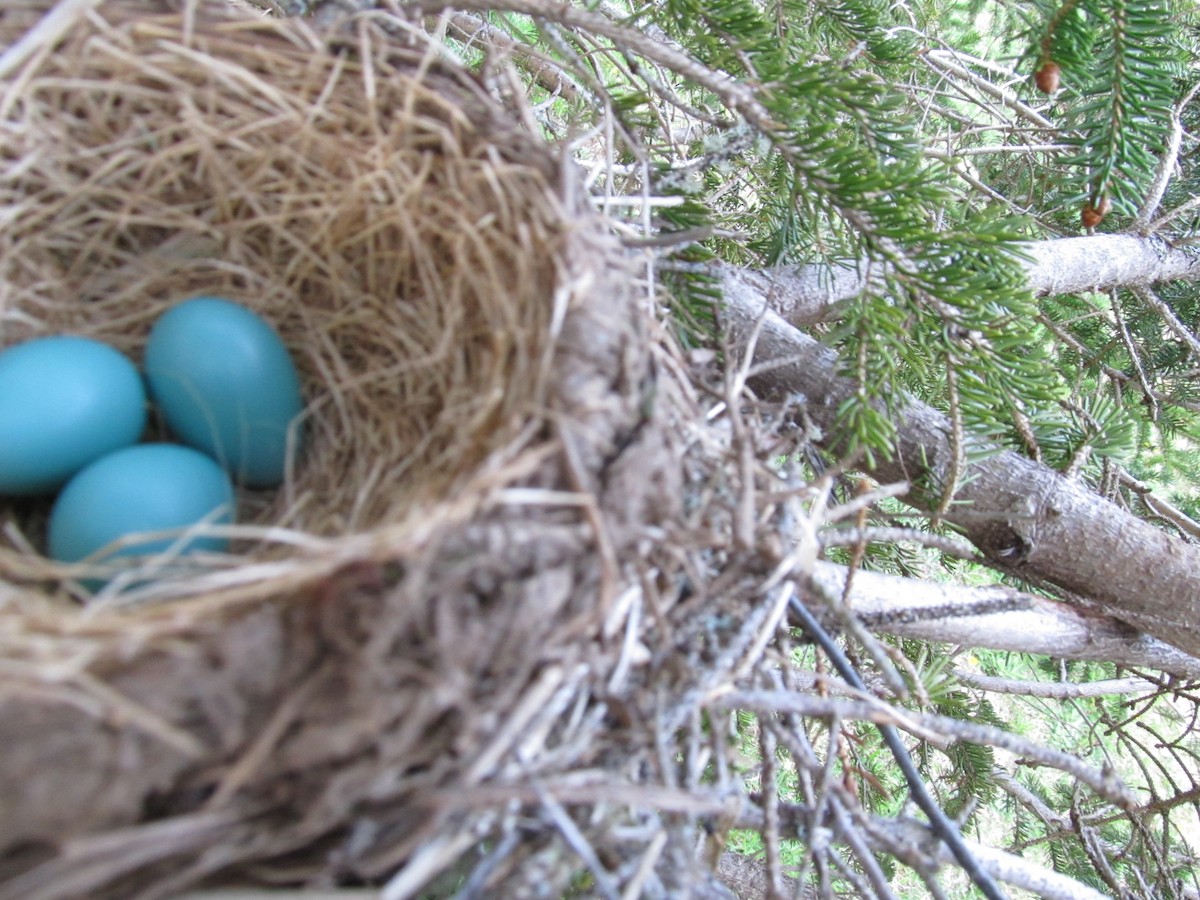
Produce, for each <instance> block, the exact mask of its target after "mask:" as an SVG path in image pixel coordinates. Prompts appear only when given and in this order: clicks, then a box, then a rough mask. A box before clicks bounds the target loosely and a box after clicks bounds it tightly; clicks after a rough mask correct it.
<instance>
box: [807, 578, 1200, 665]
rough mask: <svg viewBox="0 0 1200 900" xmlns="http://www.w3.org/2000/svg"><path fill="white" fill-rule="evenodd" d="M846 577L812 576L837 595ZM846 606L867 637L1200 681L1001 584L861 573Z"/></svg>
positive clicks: (1086, 618) (1146, 645)
mask: <svg viewBox="0 0 1200 900" xmlns="http://www.w3.org/2000/svg"><path fill="white" fill-rule="evenodd" d="M846 575H847V569H846V567H845V566H839V565H835V564H834V563H828V562H818V563H817V567H816V570H815V571H814V572H813V575H812V577H813V578H814V579H815V580H816V581H818V582H819V583H820V584H821V585H822V586H823V587H824V588H825V590H826V591H827V592H830V593H832V594H834V595H835V596H840V595H841V591H842V585H843V584H845V582H846ZM849 604H850V607H851V608H852V609H853V610H854V613H855V614H856V615H857V616H858V617H859V618H860V619H862V620H863V623H864V624H865V625H866V626H867V627H868V628H869V629H870V630H872V631H876V632H882V633H885V634H895V635H899V636H900V637H908V638H919V639H921V640H927V641H942V642H944V643H948V644H960V645H962V646H966V647H986V648H988V649H991V650H1011V651H1014V652H1018V653H1041V654H1045V655H1046V656H1053V657H1054V658H1055V659H1089V660H1108V661H1110V662H1115V663H1118V664H1119V665H1123V666H1131V667H1137V668H1150V669H1158V670H1160V671H1163V672H1167V673H1169V674H1172V675H1179V676H1182V677H1184V678H1200V659H1197V658H1195V657H1193V656H1189V655H1188V654H1186V653H1183V652H1181V651H1179V650H1177V649H1176V648H1174V647H1172V646H1171V645H1169V644H1165V643H1163V642H1162V641H1159V640H1156V639H1154V638H1152V637H1149V636H1147V635H1145V634H1142V633H1140V632H1137V631H1134V630H1133V629H1132V628H1130V627H1129V626H1128V625H1126V624H1124V623H1123V622H1120V621H1118V620H1117V619H1114V618H1111V617H1109V616H1101V615H1096V614H1095V613H1090V612H1086V611H1084V610H1079V609H1076V608H1074V607H1072V606H1069V605H1068V604H1066V603H1061V602H1059V601H1057V600H1049V599H1047V598H1045V597H1038V596H1035V595H1033V594H1026V593H1022V592H1020V591H1015V590H1013V589H1012V588H1007V587H1003V586H1000V585H992V586H987V587H962V586H958V585H951V584H938V583H935V582H926V581H917V580H915V579H911V578H901V577H899V576H896V575H882V574H880V573H878V572H868V571H865V570H862V569H858V570H856V571H855V573H854V583H853V585H852V586H851V589H850V598H849ZM1139 681H1140V679H1139ZM1142 683H1143V684H1147V683H1148V682H1145V681H1142Z"/></svg>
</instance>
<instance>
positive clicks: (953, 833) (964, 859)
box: [791, 599, 1005, 900]
mask: <svg viewBox="0 0 1200 900" xmlns="http://www.w3.org/2000/svg"><path fill="white" fill-rule="evenodd" d="M791 607H792V612H793V613H794V614H795V615H796V617H797V618H798V619H800V621H801V622H802V623H803V625H804V629H805V630H806V631H807V632H808V633H809V634H810V635H812V637H813V639H814V640H816V641H817V643H819V644H820V645H821V649H822V650H824V651H825V653H826V655H827V656H829V659H830V661H831V662H833V664H834V667H835V668H836V669H837V670H838V673H839V674H840V675H841V676H842V678H844V679H845V680H846V681H847V682H848V683H849V684H850V685H851V686H853V687H856V688H858V689H860V690H861V689H862V688H863V683H862V679H861V678H859V677H858V673H857V672H856V671H854V667H853V666H851V665H850V661H849V660H848V659H846V656H845V654H843V653H842V650H841V648H840V647H838V645H837V644H836V643H834V641H833V638H831V637H830V636H829V634H828V633H827V632H826V631H825V629H823V628H822V627H821V626H820V624H819V623H818V622H817V620H816V619H814V618H813V616H812V614H811V613H810V612H809V611H808V610H807V609H806V608H805V606H804V604H803V603H801V602H800V601H799V600H795V599H794V600H793V601H792V604H791ZM835 702H836V701H835ZM876 724H877V727H878V728H879V733H880V735H881V736H882V737H883V740H884V742H885V743H886V744H887V745H888V749H889V750H891V751H892V756H894V757H895V759H896V764H897V765H899V766H900V769H901V771H903V773H904V779H905V781H907V782H908V788H909V791H911V792H912V797H913V799H914V800H915V801H916V803H917V805H918V806H919V807H921V810H922V812H924V813H925V815H926V816H928V817H929V822H930V825H931V826H932V828H933V830H934V833H935V834H937V836H938V837H939V838H941V839H942V840H943V841H945V843H946V846H948V847H949V848H950V852H951V853H953V855H954V858H955V859H956V860H957V861H958V864H959V865H961V866H962V867H963V871H965V872H966V873H967V876H968V877H969V878H970V879H971V881H972V882H974V884H975V885H976V886H977V887H978V888H979V890H980V891H982V892H983V895H984V896H985V897H987V898H988V900H1005V894H1004V892H1003V891H1001V890H1000V888H999V887H997V886H996V883H995V882H994V881H993V880H992V878H991V876H990V875H988V874H987V873H986V872H984V871H983V870H982V869H981V868H980V867H979V861H978V859H977V858H976V857H975V854H974V853H972V852H971V850H970V849H969V848H968V847H967V845H966V844H965V843H964V842H963V839H962V834H961V833H960V832H959V830H958V826H957V825H956V824H955V823H954V822H953V821H951V819H950V818H949V817H948V816H947V815H946V814H945V812H943V811H942V808H941V807H940V806H938V805H937V803H936V802H935V801H934V799H933V797H932V796H930V794H929V790H928V788H926V787H925V782H924V780H923V779H922V778H921V773H920V772H918V771H917V767H916V766H915V765H913V761H912V757H911V756H909V755H908V750H907V749H905V747H904V742H903V741H901V740H900V734H899V732H897V731H896V729H895V727H894V726H892V725H889V724H885V723H881V722H877V723H876Z"/></svg>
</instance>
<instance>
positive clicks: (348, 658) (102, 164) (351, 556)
mask: <svg viewBox="0 0 1200 900" xmlns="http://www.w3.org/2000/svg"><path fill="white" fill-rule="evenodd" d="M520 115H521V114H520V110H519V109H517V110H513V109H507V108H504V107H502V106H501V105H500V104H499V103H498V102H497V101H496V100H494V99H493V97H492V96H491V95H490V94H489V93H488V92H487V91H486V90H485V88H484V86H483V85H482V84H481V83H480V82H479V81H478V80H477V79H476V78H474V77H473V76H471V75H469V74H468V73H466V72H464V71H461V70H459V69H457V68H455V67H454V66H453V65H451V64H448V63H447V62H445V60H444V59H441V58H439V57H438V55H437V54H436V53H435V52H433V51H431V50H429V49H428V48H426V47H422V46H421V45H419V44H414V43H408V44H406V43H405V41H404V40H402V39H399V38H397V36H396V34H395V33H394V31H389V30H388V29H387V28H385V27H384V26H383V25H382V24H380V23H379V21H378V20H377V19H376V18H373V17H371V16H369V15H364V16H360V17H358V18H353V19H350V20H349V21H347V22H343V23H341V25H340V26H339V27H338V28H336V29H335V30H331V31H329V32H321V31H317V30H315V29H314V28H313V27H311V26H309V25H306V24H304V23H302V22H294V21H289V22H281V21H278V20H274V19H270V18H265V17H262V16H258V15H248V14H246V13H243V12H238V11H235V10H233V9H232V8H226V7H224V6H219V5H218V6H212V5H208V4H187V5H186V6H184V7H183V8H182V9H179V8H177V7H175V6H173V5H171V4H167V3H157V2H151V0H143V2H133V0H106V2H104V3H95V2H88V0H83V2H79V0H65V2H61V3H58V4H51V3H49V2H43V0H10V2H6V3H5V4H4V6H3V9H2V10H0V211H2V214H3V228H2V229H0V348H4V347H8V346H12V345H15V344H18V343H20V342H22V341H26V340H28V339H32V338H36V337H39V336H44V335H51V334H77V335H85V336H91V337H95V338H98V339H100V340H103V341H105V342H107V343H109V344H111V345H113V346H115V347H117V348H119V349H120V350H122V351H124V352H125V353H126V354H128V355H129V356H130V357H131V358H132V359H133V360H135V361H138V362H140V360H141V353H142V349H143V346H144V342H145V339H146V336H147V333H148V331H149V329H150V326H151V324H152V323H153V322H154V321H155V319H156V318H157V317H158V316H159V315H160V314H161V312H162V311H163V309H165V308H166V307H167V306H169V305H171V304H173V303H176V302H178V301H179V300H181V299H184V298H187V297H190V296H195V295H199V294H210V295H219V296H224V297H228V298H231V299H233V300H235V301H237V302H239V303H242V304H244V305H246V306H248V307H250V308H252V309H253V310H255V311H256V312H258V313H259V314H260V315H261V316H263V317H264V318H265V319H267V320H268V321H269V322H270V323H271V324H272V325H273V326H274V327H275V328H276V329H277V330H278V332H279V334H280V335H281V337H282V339H283V341H284V343H285V344H286V345H287V347H288V348H289V350H290V351H291V354H292V356H293V359H294V360H295V362H296V365H297V367H298V369H299V371H300V375H301V381H302V385H303V392H304V398H305V402H306V409H305V413H304V417H305V429H306V433H307V438H306V446H305V448H304V450H303V452H302V453H301V454H300V455H299V456H298V457H297V458H296V459H294V460H293V461H292V463H291V467H290V468H291V470H290V474H289V477H288V479H287V481H286V483H285V484H284V485H283V486H282V487H280V488H279V489H278V490H273V491H250V490H243V491H241V493H240V495H239V498H238V503H239V513H240V514H239V519H238V524H237V525H236V526H233V527H232V529H231V537H232V539H233V543H232V544H231V550H230V552H229V553H228V554H226V555H223V556H218V557H213V558H212V559H211V560H208V561H207V563H206V568H205V569H204V570H203V571H202V572H199V573H197V572H191V573H190V574H189V575H188V576H187V577H186V578H182V577H180V578H172V577H170V576H168V575H164V576H163V577H162V578H159V579H156V580H153V581H149V582H146V581H142V582H141V583H140V584H135V585H132V586H130V587H129V588H128V589H127V590H123V591H118V590H108V591H106V592H101V593H100V594H99V595H97V596H96V597H88V596H86V592H83V591H82V590H81V588H80V581H79V578H80V575H81V572H80V570H79V568H78V567H77V566H76V567H71V566H66V565H64V564H60V563H56V562H53V561H51V560H49V559H48V558H47V557H46V556H45V555H43V553H42V552H41V550H42V548H43V540H44V538H43V532H44V530H45V522H46V518H47V506H48V501H46V500H25V499H22V500H12V499H8V500H0V522H2V524H3V533H2V535H0V659H3V664H2V667H0V808H2V809H3V810H4V814H3V816H0V897H4V898H8V897H33V896H36V897H41V898H54V897H74V896H84V895H86V896H91V897H102V896H108V895H121V896H166V895H171V894H173V893H176V892H178V891H179V890H181V889H183V888H185V887H186V886H189V885H192V884H196V883H198V882H201V881H203V880H204V879H206V878H208V877H210V876H211V875H213V874H214V873H219V872H223V871H229V870H231V869H238V870H240V871H250V870H251V869H253V871H255V872H257V873H258V875H259V876H261V877H262V878H263V879H264V880H267V881H271V880H272V879H274V880H282V881H290V882H296V881H305V880H314V879H316V880H320V879H322V878H324V879H325V880H331V879H332V880H338V879H340V878H342V877H343V876H345V878H348V879H350V880H360V881H361V880H362V879H371V878H378V877H381V876H382V875H385V874H387V873H389V872H392V871H394V870H395V869H396V868H397V867H398V866H399V865H401V864H402V863H407V865H408V871H409V872H410V873H411V878H412V879H413V880H414V881H413V883H419V882H420V879H421V877H422V876H423V875H430V874H433V873H436V872H437V871H438V870H439V869H440V868H445V864H446V860H447V859H450V858H452V857H453V854H454V853H457V852H461V851H463V850H464V849H465V848H467V847H470V846H472V845H473V844H475V843H478V842H479V841H480V840H481V839H482V836H483V835H485V834H486V833H487V829H486V827H484V826H482V825H480V824H479V823H480V822H481V821H482V820H481V819H479V818H476V819H475V820H471V821H469V822H467V824H466V825H464V826H463V828H462V830H461V831H460V832H459V833H458V836H457V837H453V836H452V835H454V834H455V832H454V830H453V829H451V830H449V831H448V830H447V822H450V821H452V820H453V816H454V815H455V814H456V810H459V811H460V807H459V806H458V805H456V804H457V801H458V800H459V799H461V797H462V796H464V795H465V794H466V793H469V792H470V791H471V790H473V789H476V788H478V787H480V786H481V785H486V784H487V783H488V781H489V779H493V778H494V777H495V776H496V773H497V772H501V771H509V770H510V769H511V767H512V765H514V763H513V760H515V759H519V761H520V763H521V765H522V766H528V767H532V768H533V769H536V768H537V766H536V765H535V761H536V760H537V759H538V758H539V753H540V752H541V751H542V749H543V748H544V747H545V746H546V742H547V740H548V739H549V735H550V734H551V733H552V732H554V731H555V729H561V728H562V727H564V726H563V724H562V723H563V722H564V721H571V722H575V723H576V724H578V721H579V716H580V715H581V713H580V711H579V710H574V711H572V710H571V709H569V708H564V705H565V704H567V702H568V700H569V699H570V697H571V696H574V695H572V694H571V693H570V692H569V691H567V692H565V693H564V691H566V688H565V687H564V686H567V685H571V684H578V683H579V679H580V678H581V677H582V678H584V679H585V680H586V678H588V677H591V675H589V673H591V674H593V675H594V674H595V673H600V674H599V677H605V676H604V672H605V671H607V670H606V669H605V667H606V666H608V667H610V668H611V666H612V665H613V664H615V661H616V660H617V659H618V658H619V654H618V653H616V651H615V650H613V648H612V646H611V645H605V643H604V642H605V641H610V642H611V641H612V640H613V635H611V634H606V633H605V622H606V621H607V617H608V616H609V615H610V613H611V611H612V609H613V608H614V603H616V602H617V600H618V598H619V597H620V595H621V592H622V590H623V589H624V586H625V585H626V583H627V581H628V579H629V577H630V571H629V568H628V566H626V565H625V564H624V563H623V560H626V559H628V558H631V557H633V556H636V553H635V551H636V550H637V548H638V542H639V541H642V540H644V539H645V535H646V534H647V533H648V530H649V529H652V527H653V526H654V523H655V522H658V521H661V520H663V519H665V518H667V517H669V516H670V515H672V511H673V510H674V508H675V507H674V503H675V500H676V498H677V497H678V485H677V482H678V460H677V459H676V458H675V457H676V455H677V454H675V453H673V452H671V451H670V449H669V443H670V442H669V439H668V438H667V437H666V435H667V434H668V433H669V432H668V429H667V427H666V426H665V425H664V421H665V419H666V418H667V417H668V416H669V415H670V413H669V409H670V406H671V399H670V398H671V396H672V392H671V389H670V386H669V385H667V384H665V383H660V384H659V385H658V387H657V389H656V387H655V384H656V379H655V366H654V364H653V354H652V342H650V341H647V339H646V334H645V333H644V332H645V329H646V328H648V327H652V326H651V325H650V323H648V321H647V317H646V315H645V311H644V310H643V309H642V307H641V305H640V301H639V299H638V298H637V297H635V296H634V295H633V294H632V293H631V290H630V288H629V285H630V284H632V283H633V281H632V279H630V278H628V277H627V273H626V272H624V271H623V264H622V262H621V254H620V248H619V247H618V246H617V245H616V243H615V241H613V240H612V239H611V238H610V237H609V236H608V235H607V232H606V230H605V228H604V227H603V224H602V223H600V222H598V221H597V220H595V219H594V218H593V217H592V215H591V214H590V212H589V209H588V208H587V206H586V204H585V203H584V202H583V200H581V199H580V198H579V197H578V196H576V195H575V194H574V192H573V191H572V190H571V188H570V186H571V184H572V183H573V182H572V173H571V172H570V171H569V170H568V169H565V168H564V167H563V165H562V163H561V162H560V161H559V160H558V159H557V158H556V156H555V155H554V154H553V153H552V152H551V151H550V150H549V149H547V147H546V146H544V145H543V144H542V143H540V142H539V141H537V140H536V139H535V138H534V137H533V136H532V135H531V133H530V131H529V130H528V129H523V128H522V127H520V125H519V124H518V123H519V121H520ZM213 352H215V353H219V352H220V348H214V349H213ZM661 381H662V380H661V379H660V382H661ZM152 427H153V426H152ZM616 643H617V645H619V644H620V641H619V640H617V642H616ZM605 646H608V649H604V647H605ZM621 658H623V659H625V660H626V662H627V656H626V657H621ZM581 672H582V673H583V674H582V675H581V674H580V673H581ZM572 717H574V718H572ZM506 766H507V767H509V768H508V769H506V768H505V767H506ZM471 822H474V824H473V825H472V824H471ZM476 826H478V827H476ZM472 828H474V829H475V830H474V831H473V830H472ZM434 835H437V836H438V838H437V841H434V842H433V843H432V844H431V839H432V836H434ZM447 835H451V837H447ZM431 847H432V848H434V849H435V850H437V863H436V864H434V862H431V859H432V857H430V856H429V854H431V853H433V852H434V850H431ZM422 854H425V856H422ZM255 866H257V867H258V868H256V869H254V868H253V867H255ZM267 873H270V874H267ZM400 895H402V894H400V893H397V894H394V896H400Z"/></svg>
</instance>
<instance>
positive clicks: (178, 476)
mask: <svg viewBox="0 0 1200 900" xmlns="http://www.w3.org/2000/svg"><path fill="white" fill-rule="evenodd" d="M234 502H235V501H234V495H233V485H232V484H231V483H230V480H229V476H228V475H227V474H226V473H225V470H223V469H222V468H221V467H220V466H218V465H217V463H216V461H214V460H213V459H212V458H211V457H209V456H205V455H204V454H203V453H200V452H199V451H197V450H192V449H191V448H189V447H181V446H179V445H178V444H136V445H134V446H132V447H126V448H124V449H123V450H118V451H116V452H115V453H110V454H108V455H107V456H105V457H102V458H101V459H98V460H96V461H95V462H94V463H92V464H91V465H90V466H88V467H87V468H86V469H84V470H83V471H82V472H80V473H79V474H77V475H76V476H75V477H74V478H72V479H71V480H70V481H69V482H68V483H67V486H66V487H65V488H63V490H62V493H60V494H59V495H58V499H57V500H56V501H55V503H54V509H53V510H52V511H51V513H50V529H49V532H50V534H49V550H50V556H52V557H53V558H54V559H57V560H60V561H62V562H78V561H80V560H82V559H85V558H86V557H89V556H91V555H92V554H94V553H96V551H98V550H101V549H103V548H104V547H106V546H108V545H109V544H111V543H112V542H113V541H116V540H118V539H119V538H122V537H125V536H127V535H135V534H140V533H143V532H173V533H172V534H168V535H166V536H159V537H156V538H153V539H147V540H145V541H138V542H136V543H133V544H131V545H130V546H127V547H122V548H120V549H119V550H116V551H115V552H113V553H112V554H111V555H108V556H105V557H104V560H97V561H107V560H110V559H116V558H118V557H123V556H148V555H151V554H155V553H163V552H166V551H168V550H170V551H171V552H173V553H175V552H177V553H180V554H185V553H195V552H198V551H208V552H220V551H222V550H224V549H225V548H226V547H227V546H228V543H229V542H228V540H227V539H226V538H224V537H219V536H216V535H196V536H194V537H188V538H186V539H185V540H186V543H184V544H182V545H180V546H178V547H177V546H176V545H177V544H178V543H179V541H180V540H181V536H182V534H183V532H184V530H185V529H187V528H189V527H191V526H195V525H200V524H202V523H212V524H227V523H229V522H232V521H233V515H234Z"/></svg>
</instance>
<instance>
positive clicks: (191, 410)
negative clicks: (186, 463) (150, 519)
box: [145, 297, 304, 487]
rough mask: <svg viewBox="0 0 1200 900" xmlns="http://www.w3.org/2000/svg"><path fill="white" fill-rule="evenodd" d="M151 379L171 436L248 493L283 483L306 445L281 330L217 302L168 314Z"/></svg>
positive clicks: (151, 346) (153, 338)
mask: <svg viewBox="0 0 1200 900" xmlns="http://www.w3.org/2000/svg"><path fill="white" fill-rule="evenodd" d="M145 369H146V379H147V382H148V383H149V386H150V395H151V397H152V398H153V399H154V401H155V402H156V403H157V404H158V408H159V410H160V411H161V413H162V417H163V420H164V421H165V422H166V424H167V426H168V427H169V428H170V430H171V432H172V433H173V434H174V435H175V436H176V437H178V438H179V440H181V441H183V442H184V443H186V444H189V445H191V446H192V447H196V448H197V449H200V450H203V451H204V452H205V453H208V454H210V455H211V456H212V457H213V458H214V459H216V460H217V461H218V462H219V463H221V465H223V466H224V467H225V468H226V470H228V471H229V473H230V474H231V475H232V476H233V478H234V480H235V481H237V482H239V483H241V484H245V485H248V486H250V487H272V486H274V485H277V484H279V483H280V482H281V481H283V478H284V474H285V471H286V468H287V459H288V454H289V452H290V453H293V454H294V453H296V452H298V450H299V447H300V443H301V438H302V435H301V429H300V427H299V416H300V413H301V411H302V410H303V408H304V405H303V401H302V399H301V396H300V379H299V376H298V375H297V374H296V367H295V366H294V365H293V363H292V359H291V357H290V356H289V354H288V351H287V348H286V347H285V346H284V344H283V341H282V340H280V338H279V335H278V334H276V332H275V330H274V329H273V328H272V327H271V326H270V325H268V324H267V322H265V321H264V320H263V319H262V318H260V317H259V316H258V315H256V314H255V313H253V312H251V311H250V310H248V309H246V308H245V307H244V306H240V305H238V304H237V303H233V302H231V301H229V300H224V299H221V298H219V297H197V298H195V299H193V300H187V301H185V302H183V303H180V304H179V305H178V306H175V307H172V308H171V309H169V310H168V311H167V312H165V313H164V314H163V315H162V316H161V317H160V318H159V320H158V321H157V322H156V323H155V324H154V327H153V329H151V332H150V337H149V340H148V341H147V344H146V357H145Z"/></svg>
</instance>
